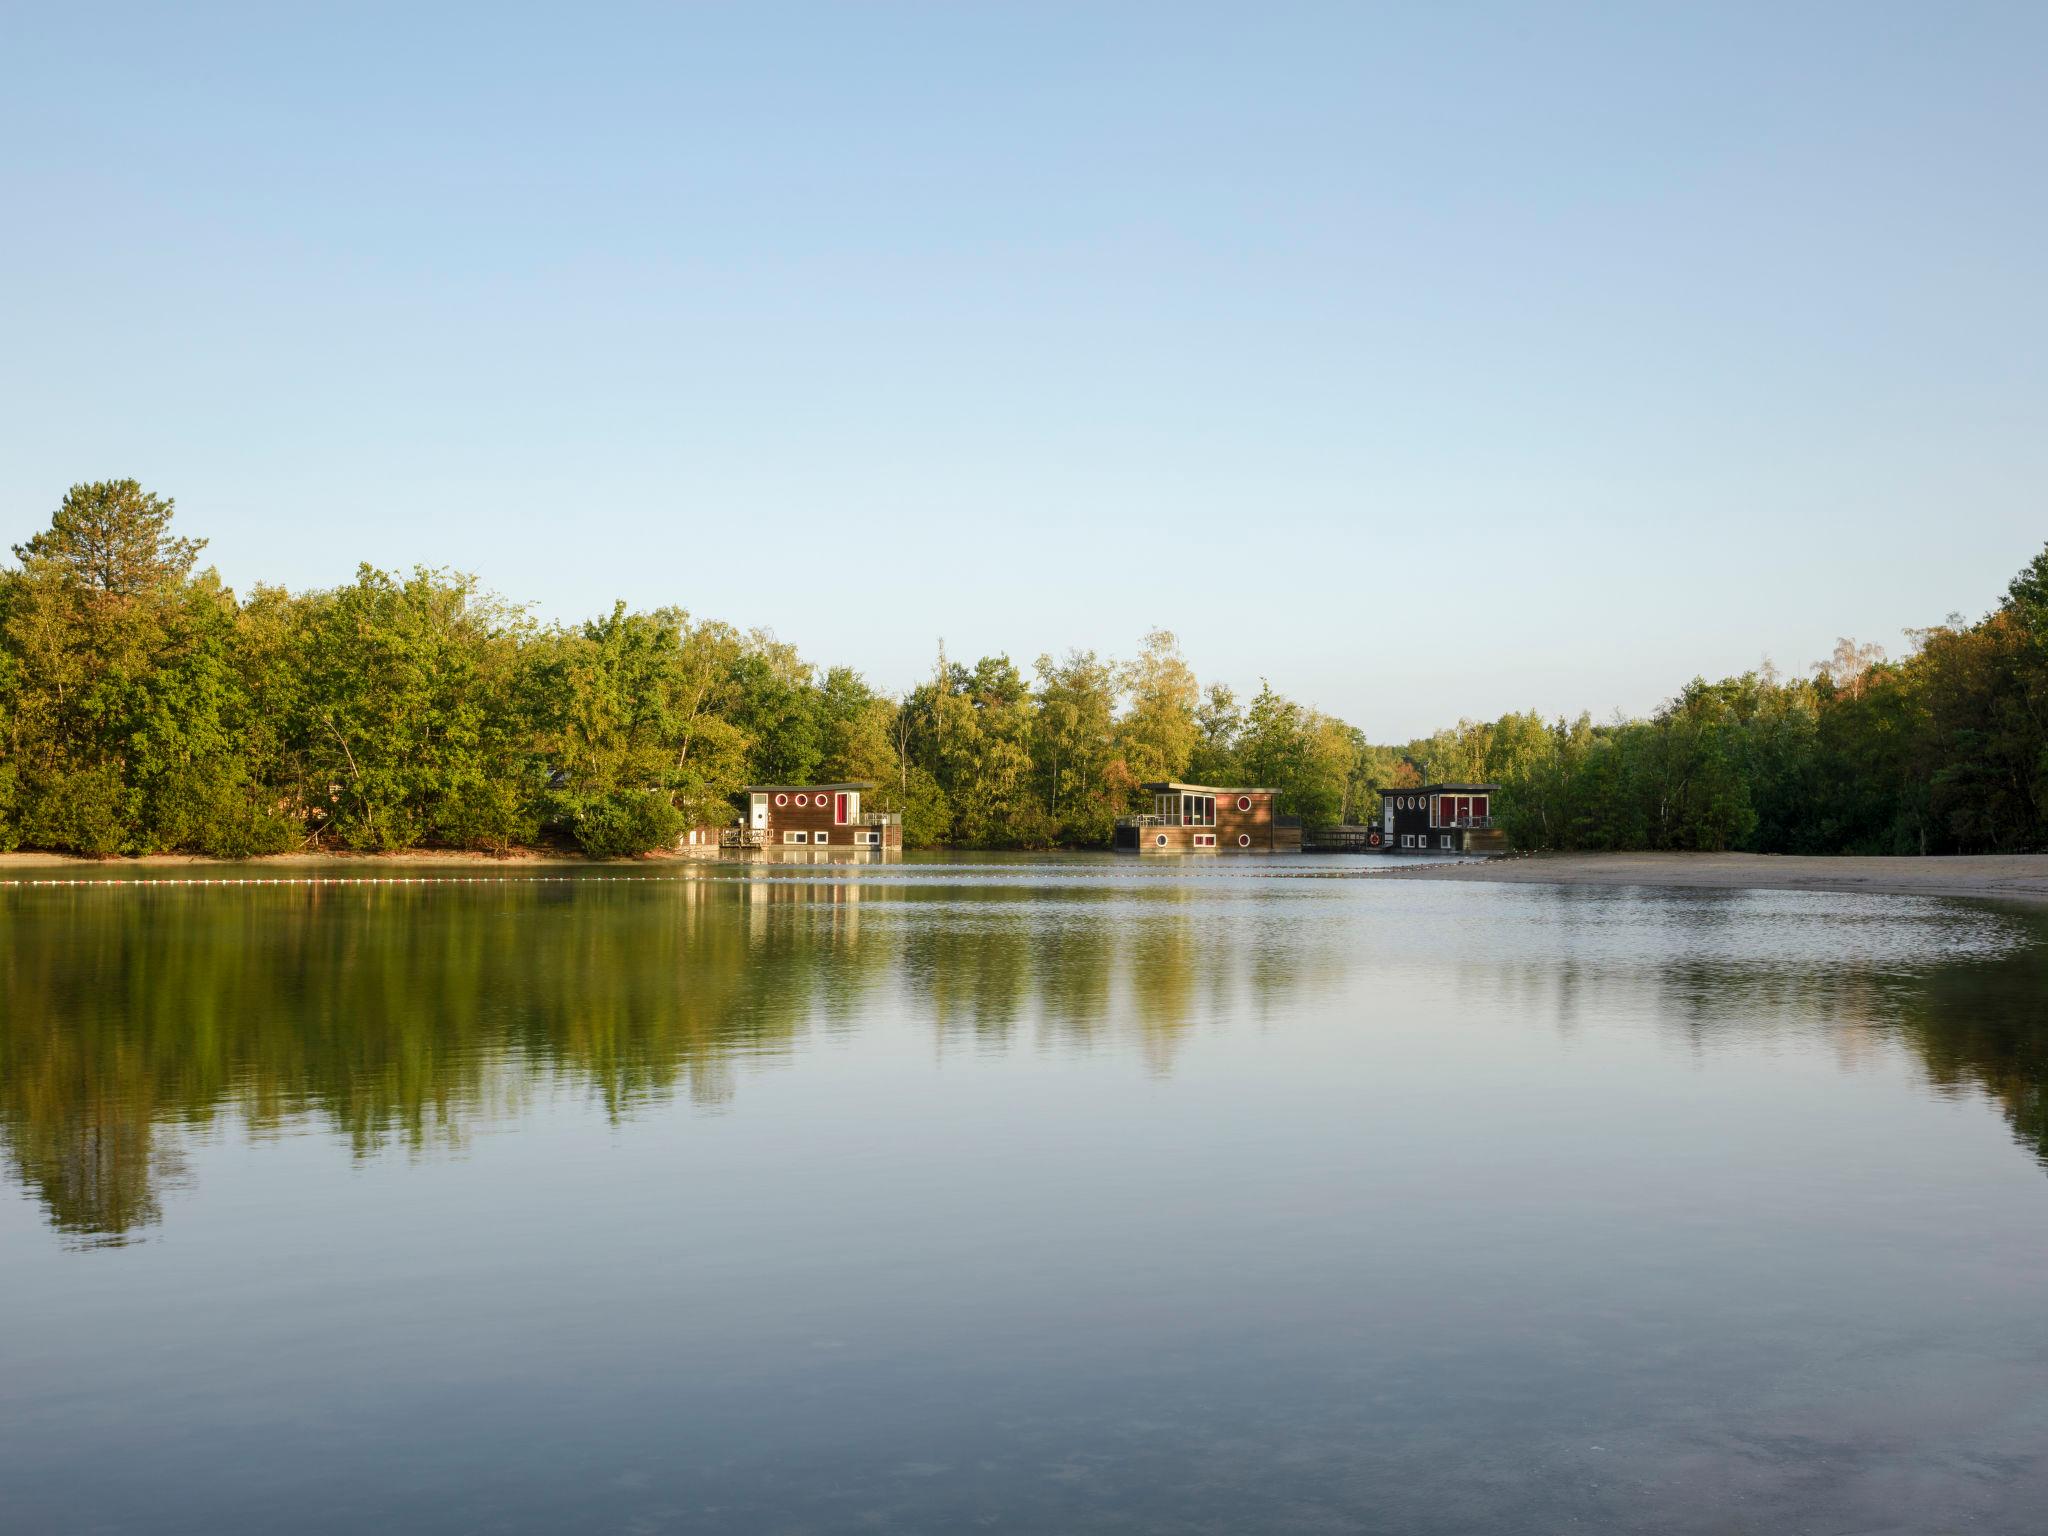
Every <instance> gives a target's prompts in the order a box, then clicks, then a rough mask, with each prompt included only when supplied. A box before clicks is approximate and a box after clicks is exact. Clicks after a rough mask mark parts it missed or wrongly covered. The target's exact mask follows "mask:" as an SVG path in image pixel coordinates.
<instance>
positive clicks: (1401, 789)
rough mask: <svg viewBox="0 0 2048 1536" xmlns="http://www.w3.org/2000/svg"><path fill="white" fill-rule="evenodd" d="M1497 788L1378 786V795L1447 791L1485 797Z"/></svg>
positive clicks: (1481, 785)
mask: <svg viewBox="0 0 2048 1536" xmlns="http://www.w3.org/2000/svg"><path fill="white" fill-rule="evenodd" d="M1499 788H1500V786H1499V785H1498V784H1382V785H1381V786H1380V793H1381V794H1383V795H1440V794H1443V793H1444V792H1445V791H1447V790H1448V791H1450V792H1451V793H1453V794H1460V795H1470V794H1481V795H1487V794H1492V793H1493V792H1494V791H1495V790H1497V789H1499Z"/></svg>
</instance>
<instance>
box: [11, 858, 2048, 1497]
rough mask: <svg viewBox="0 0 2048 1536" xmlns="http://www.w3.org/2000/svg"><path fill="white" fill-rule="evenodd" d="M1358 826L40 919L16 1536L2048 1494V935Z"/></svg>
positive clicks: (1928, 906) (1916, 903)
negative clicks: (1283, 849)
mask: <svg viewBox="0 0 2048 1536" xmlns="http://www.w3.org/2000/svg"><path fill="white" fill-rule="evenodd" d="M1340 867H1345V866H1343V865H1341V864H1339V863H1337V862H1329V863H1323V862H1314V861H1293V862H1291V863H1288V864H1284V865H1277V866H1265V867H1263V868H1262V867H1261V866H1258V865H1255V864H1251V863H1249V862H1247V863H1237V862H1235V861H1225V862H1223V863H1221V864H1216V865H1210V866H1206V867H1203V866H1198V867H1197V868H1196V869H1194V870H1174V869H1164V868H1157V867H1154V866H1150V865H1147V866H1144V867H1142V868H1141V867H1139V866H1137V865H1136V864H1135V863H1115V862H1111V861H1108V860H1104V861H1100V862H1096V861H1090V860H1085V859H1076V860H1064V861H1060V862H1056V863H1055V862H1040V863H1035V864H1034V863H1031V862H1028V861H1022V862H1010V863H1004V862H988V863H979V864H966V863H953V864H916V863H912V864H907V865H904V866H901V867H891V868H876V869H864V870H836V871H835V870H825V869H820V870H781V871H777V872H773V873H770V874H765V875H764V874H761V873H755V874H754V875H752V876H751V877H750V876H749V875H748V874H747V873H746V872H744V871H739V870H723V871H715V872H713V871H698V872H694V873H692V872H675V871H665V872H662V873H661V876H660V878H653V879H644V878H643V879H636V880H630V881H619V880H601V879H595V878H570V879H561V878H557V879H551V880H532V879H513V880H510V881H507V882H504V883H489V884H458V883H449V884H433V885H414V886H391V885H381V886H380V885H331V886H282V887H279V886H239V887H237V886H229V887H211V888H208V887H192V886H185V885H176V886H173V885H154V886H152V885H142V884H132V883H129V884H121V885H111V884H95V885H88V886H74V887H68V888H62V889H22V888H15V889H8V890H0V1169H4V1173H0V1529H5V1530H7V1531H10V1532H11V1531H22V1532H73V1531H76V1532H86V1531H93V1532H105V1531H137V1532H142V1531H146V1532H151V1533H158V1532H187V1531H189V1532H208V1533H216V1532H228V1533H239V1532H265V1533H269V1532H279V1531H297V1532H328V1531H337V1532H338V1531H362V1530H383V1531H434V1532H440V1531H447V1532H472V1531H485V1532H488V1531H516V1532H527V1531H533V1532H581V1531H605V1532H614V1531H616V1532H643V1531H646V1532H655V1531H669V1530H675V1531H705V1532H759V1531H779V1532H838V1531H878V1530H879V1531H890V1530H898V1531H928V1530H956V1529H963V1528H992V1529H997V1530H1002V1529H1008V1530H1019V1531H1118V1532H1123V1531H1203V1532H1206V1531H1216V1532H1245V1531H1275V1532H1295V1531H1300V1532H1324V1531H1359V1530H1369V1531H1398V1532H1461V1533H1462V1532H1503V1533H1506V1532H1514V1533H1529V1532H1551V1531H1568V1530H1569V1531H1584V1530H1632V1531H1657V1532H1695V1531H1697V1532H1772V1533H1777V1532H1792V1531H1798V1532H1842V1533H1848V1532H1874V1531H1899V1532H1908V1531H1910V1532H1924V1531H1934V1530H1949V1529H1969V1530H1973V1531H1995V1532H2022V1531H2025V1532H2037V1531H2040V1530H2042V1529H2043V1528H2044V1527H2048V1172H2044V1160H2048V1088H2044V1085H2048V945H2044V943H2043V939H2044V937H2048V924H2044V918H2043V915H2042V914H2038V913H2030V912H2027V911H2024V910H2015V909H2005V908H1998V907H1993V906H1988V905H1968V904H1960V903H1952V902H1941V901H1933V900H1925V899H1918V898H1903V897H1890V898H1881V897H1855V896H1826V895H1789V894H1731V893H1710V892H1683V893H1676V892H1665V893H1659V892H1649V891H1605V890H1568V889H1559V888H1542V887H1533V886H1493V887H1488V886H1479V885H1449V884H1442V885H1433V884H1421V883H1415V882H1399V883H1391V882H1385V881H1374V880H1371V879H1331V878H1298V877H1293V876H1299V875H1301V874H1302V873H1304V872H1306V871H1310V870H1313V871H1319V872H1328V871H1332V870H1335V869H1338V868H1340ZM1350 867H1352V868H1355V867H1357V866H1356V863H1353V864H1352V865H1351V866H1350Z"/></svg>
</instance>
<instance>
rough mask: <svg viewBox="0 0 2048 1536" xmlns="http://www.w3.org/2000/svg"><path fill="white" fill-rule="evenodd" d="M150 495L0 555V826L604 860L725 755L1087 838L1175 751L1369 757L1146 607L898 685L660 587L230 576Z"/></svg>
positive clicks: (1320, 788)
mask: <svg viewBox="0 0 2048 1536" xmlns="http://www.w3.org/2000/svg"><path fill="white" fill-rule="evenodd" d="M171 514H172V505H171V503H170V502H169V501H166V500H162V499H160V498H158V497H156V496H153V495H151V494H149V493H147V492H145V491H144V490H143V489H142V488H141V487H140V486H138V485H136V484H135V483H134V482H133V481H115V482H107V483H101V484H94V485H80V486H75V487H73V488H72V490H71V491H70V493H69V494H68V495H66V497H65V498H64V502H63V505H62V506H61V507H60V508H59V509H58V510H57V513H56V515H55V517H54V518H53V520H52V522H51V525H50V527H49V529H48V530H47V531H45V532H43V533H40V534H38V535H36V536H35V537H34V538H33V539H31V540H29V541H28V542H27V543H26V544H22V545H20V546H17V547H16V549H15V556H16V559H17V561H18V565H17V566H16V567H15V568H12V569H7V570H4V571H0V847H17V846H25V847H34V848H47V849H56V850H65V851H72V852H78V853H88V854H116V853H148V852H159V851H190V852H197V853H206V854H216V855H221V856H229V857H237V856H244V855H250V854H260V853H271V852H278V851H282V850H285V849H290V848H300V847H328V848H342V849H360V850H392V849H404V848H415V847H442V848H470V849H483V850H493V851H496V850H502V849H505V848H509V847H511V846H514V845H517V844H527V843H533V842H555V843H560V844H565V845H573V846H575V847H578V848H581V849H582V850H583V851H585V852H587V853H590V854H593V855H595V856H598V857H606V858H609V857H618V856H621V855H627V854H633V853H639V852H643V851H646V850H650V849H655V848H661V847H665V846H669V845H671V844H673V843H674V842H675V841H676V838H677V836H678V834H679V833H681V832H683V831H684V830H686V829H687V828H689V827H692V826H715V825H721V824H726V823H729V822H730V820H731V819H732V817H733V815H734V814H735V812H734V807H733V805H732V803H731V800H730V798H729V797H730V795H731V794H732V791H733V790H734V789H735V788H736V787H737V786H739V785H741V784H744V783H747V782H749V781H776V782H804V781H808V780H842V779H869V780H873V781H875V783H876V784H877V785H878V789H877V791H876V792H875V793H874V794H873V795H871V796H870V804H871V805H872V806H873V807H875V808H877V809H882V810H896V811H899V812H900V813H901V814H902V816H903V820H904V830H905V834H906V838H907V840H908V841H909V842H911V843H912V844H913V845H920V844H922V845H929V844H934V843H951V844H958V845H964V846H972V847H1042V846H1050V845H1053V844H1059V843H1102V842H1105V841H1107V839H1108V837H1109V833H1110V830H1111V827H1112V825H1113V823H1114V820H1115V817H1116V816H1117V814H1118V813H1120V812H1122V811H1124V810H1126V809H1128V808H1130V806H1131V805H1132V804H1133V801H1134V797H1135V796H1136V790H1135V786H1136V785H1137V784H1138V783H1140V782H1142V781H1143V780H1145V779H1148V778H1159V777H1169V776H1175V775H1180V774H1184V773H1186V772H1187V771H1189V768H1190V765H1191V764H1195V765H1197V766H1200V767H1201V768H1202V769H1203V770H1204V771H1210V772H1220V773H1226V774H1235V773H1238V772H1240V771H1241V770H1242V771H1255V772H1270V773H1271V774H1272V775H1273V782H1274V783H1275V784H1276V785H1277V786H1279V787H1281V788H1282V789H1283V790H1284V791H1285V792H1286V796H1287V801H1288V803H1289V804H1291V805H1293V806H1295V807H1296V808H1297V809H1298V811H1299V813H1300V814H1303V815H1306V816H1308V817H1310V818H1312V819H1314V818H1320V819H1325V820H1327V819H1330V818H1331V817H1334V816H1336V815H1339V814H1344V813H1347V812H1348V811H1349V810H1350V809H1351V808H1353V807H1357V806H1360V805H1363V804H1365V803H1366V800H1367V798H1368V797H1369V796H1370V794H1371V783H1372V780H1373V773H1372V771H1371V770H1372V769H1373V768H1374V767H1375V766H1378V763H1377V760H1376V759H1375V758H1374V757H1373V756H1372V755H1371V754H1369V753H1368V752H1367V750H1366V748H1365V746H1364V741H1363V738H1362V737H1360V736H1359V735H1358V733H1357V732H1355V731H1352V730H1349V729H1348V728H1346V727H1344V726H1342V725H1340V724H1338V723H1337V722H1335V721H1330V720H1327V719H1324V718H1323V717H1321V716H1318V715H1316V714H1315V713H1314V712H1312V711H1309V710H1304V709H1302V708H1301V707H1300V706H1298V705H1296V704H1293V703H1291V702H1289V701H1287V700H1285V699H1281V698H1280V697H1279V696H1278V695H1275V694H1273V693H1271V691H1270V690H1268V691H1266V692H1263V693H1261V695H1260V696H1259V699H1258V700H1255V701H1254V703H1253V706H1252V708H1251V709H1250V710H1249V711H1248V712H1246V713H1244V714H1243V715H1240V714H1239V712H1238V710H1237V707H1236V705H1235V702H1234V701H1233V700H1231V699H1230V697H1229V695H1228V693H1227V692H1223V691H1221V690H1212V691H1211V697H1210V700H1209V702H1208V704H1207V705H1206V706H1205V705H1203V704H1202V703H1201V701H1200V700H1199V697H1198V691H1197V688H1196V684H1195V678H1194V674H1193V673H1192V672H1191V671H1190V670H1189V669H1188V666H1187V664H1186V662H1185V661H1183V660H1182V659H1181V656H1180V654H1179V651H1178V649H1177V648H1176V646H1175V643H1174V639H1173V636H1172V635H1170V634H1165V633H1157V634H1153V635H1149V636H1147V637H1146V641H1145V645H1144V648H1143V651H1142V652H1141V654H1140V655H1139V657H1138V658H1137V660H1135V661H1133V662H1131V663H1128V664H1119V663H1116V662H1111V661H1107V660H1102V659H1098V658H1097V657H1095V656H1093V655H1071V656H1069V657H1068V658H1067V659H1066V660H1065V661H1064V662H1058V663H1055V662H1054V661H1053V660H1052V659H1051V658H1050V657H1041V658H1040V659H1039V661H1038V663H1037V665H1036V668H1035V677H1033V678H1030V679H1027V678H1026V677H1025V676H1024V675H1023V674H1022V673H1021V672H1019V671H1018V669H1017V668H1016V667H1015V666H1014V665H1013V664H1012V663H1011V662H1010V660H1009V658H1007V657H1002V656H995V657H985V658H983V659H982V660H981V661H979V662H977V663H975V665H974V666H972V667H965V666H961V665H958V664H956V663H952V662H949V661H947V660H946V659H945V658H944V657H943V655H942V656H941V658H940V660H939V663H938V665H937V667H936V668H935V669H934V671H933V674H932V677H931V679H930V681H928V682H926V683H924V684H922V685H921V686H919V687H917V688H915V689H913V690H911V692H910V693H909V695H908V696H907V697H905V698H903V699H901V700H897V699H891V698H887V697H884V696H882V695H881V694H879V693H877V692H876V691H875V690H874V689H873V688H871V687H870V686H869V685H868V684H867V683H866V682H865V681H863V679H862V678H861V677H860V675H859V674H858V673H857V672H855V671H853V670H852V669H850V668H847V667H831V668H826V669H819V668H817V667H814V666H812V665H811V664H810V663H808V662H806V661H805V660H804V659H803V658H802V657H801V656H799V655H798V654H797V653H796V651H795V650H794V648H792V647H791V646H788V645H786V644H783V643H781V642H779V641H777V640H775V639H774V638H773V637H772V636H769V635H766V634H762V633H758V632H755V633H744V632H742V631H740V630H737V629H734V628H732V627H731V626H729V625H725V624H718V623H706V622H701V621H698V620H695V619H693V618H692V617H691V616H690V615H688V614H686V613H684V612H682V611H681V610H680V609H673V608H664V609H657V610H656V611H654V612H651V613H632V612H628V611H627V610H626V608H625V607H624V606H623V605H620V606H619V607H616V608H614V609H613V610H612V612H611V613H609V614H607V615H606V616H604V617H603V618H600V619H594V620H592V621H591V622H589V623H587V624H583V625H580V626H577V627H574V628H562V627H543V626H541V625H538V624H536V623H534V622H533V620H532V619H531V618H530V617H529V616H528V615H527V614H526V613H524V612H523V611H521V610H519V609H517V608H514V607H511V606H509V605H507V604H505V603H503V602H500V601H498V600H497V599H495V598H491V597H489V596H487V595H485V594H482V593H480V592H479V591H478V590H477V588H476V585H475V583H474V582H473V581H472V580H470V579H469V578H467V577H464V576H458V575H453V574H450V573H447V572H441V571H425V570H422V571H415V572H413V573H412V574H411V575H410V576H399V575H393V574H391V573H388V572H385V571H380V570H377V569H374V568H373V567H370V566H367V565H366V566H363V567H362V568H361V569H360V570H359V571H358V572H357V574H356V579H355V581H354V582H353V583H352V584H350V585H348V586H345V587H341V588H338V589H336V590H334V591H330V592H308V593H288V592H285V591H282V590H280V589H277V588H272V587H258V588H257V589H256V590H255V591H254V592H252V593H251V594H250V595H249V596H248V597H247V598H246V599H245V600H237V598H236V597H235V595H234V594H232V593H230V592H228V591H227V590H225V589H224V588H223V587H222V586H221V584H220V582H219V580H218V578H217V577H216V576H215V575H214V574H213V573H212V572H211V571H207V570H199V569H198V568H197V566H198V556H199V553H200V551H201V549H202V547H203V545H202V544H201V543H200V542H198V541H193V540H185V539H179V538H176V537H174V536H173V535H172V533H171V531H170V523H171ZM1382 756H1384V754H1382Z"/></svg>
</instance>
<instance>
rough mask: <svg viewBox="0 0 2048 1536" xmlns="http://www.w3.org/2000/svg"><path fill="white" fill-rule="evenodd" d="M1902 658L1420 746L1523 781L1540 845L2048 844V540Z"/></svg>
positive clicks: (1520, 793)
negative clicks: (1604, 717)
mask: <svg viewBox="0 0 2048 1536" xmlns="http://www.w3.org/2000/svg"><path fill="white" fill-rule="evenodd" d="M1912 638H1913V640H1914V642H1915V645H1914V650H1913V653H1912V654H1911V655H1910V656H1908V657H1906V658H1905V659H1903V660H1901V661H1895V662H1888V661H1886V660H1885V659H1884V656H1883V653H1882V651H1880V650H1879V649H1878V648H1877V647H1875V646H1868V645H1866V646H1857V645H1855V644H1854V643H1853V642H1851V641H1848V640H1844V641H1842V642H1841V643H1840V644H1839V645H1838V646H1837V647H1836V650H1835V654H1834V657H1833V658H1832V659H1831V660H1830V661H1828V662H1827V663H1825V664H1823V665H1821V666H1819V667H1817V668H1815V671H1814V675H1813V676H1811V677H1806V678H1794V679H1785V678H1782V677H1779V676H1777V675H1776V674H1775V673H1774V672H1773V671H1772V670H1771V669H1770V668H1769V667H1765V668H1763V669H1760V670H1759V671H1755V672H1746V673H1744V674H1743V675H1742V676H1740V677H1731V678H1725V679H1723V680H1722V681H1720V682H1717V683H1710V682H1707V681H1706V680H1704V679H1700V678H1696V679H1694V680H1693V681H1692V682H1691V683H1688V684H1687V685H1686V686H1685V688H1684V689H1682V690H1681V691H1680V692H1679V694H1678V696H1677V697H1676V698H1673V699H1671V700H1670V701H1668V702H1667V703H1666V704H1665V705H1664V707H1663V708H1662V709H1660V710H1658V711H1657V713H1656V714H1655V715H1654V716H1653V717H1651V718H1650V719H1648V720H1629V721H1622V722H1619V723H1617V724H1613V725H1598V726H1596V725H1594V724H1593V723H1592V721H1591V720H1590V719H1588V718H1586V717H1585V716H1583V715H1582V716H1580V717H1579V719H1577V720H1576V721H1564V720H1558V721H1550V722H1546V721H1544V720H1543V719H1541V718H1539V717H1538V716H1535V715H1532V714H1531V715H1505V716H1503V717H1502V718H1501V719H1499V720H1496V721H1493V722H1491V723H1472V722H1466V723H1464V724H1462V725H1460V726H1459V727H1458V728H1457V729H1455V730H1450V731H1442V732H1439V733H1438V734H1437V735H1435V736H1433V737H1431V738H1429V739H1428V740H1426V741H1420V742H1415V743H1411V744H1410V746H1409V747H1408V748H1407V749H1406V752H1405V754H1404V755H1405V757H1406V758H1407V759H1408V771H1409V772H1415V773H1419V772H1421V771H1424V770H1425V769H1426V771H1427V773H1428V775H1429V776H1431V777H1437V778H1447V779H1456V778H1468V777H1469V778H1475V779H1488V780H1492V781H1497V782H1499V783H1500V784H1502V785H1503V786H1504V793H1503V794H1502V795H1501V797H1500V798H1501V809H1502V811H1503V813H1504V814H1505V816H1506V818H1507V825H1508V831H1509V835H1510V837H1511V838H1512V839H1513V841H1514V842H1515V844H1516V845H1517V846H1518V847H1522V848H1559V849H1603V850H1604V849H1633V848H1648V849H1704V850H1723V849H1739V850H1745V851H1750V852H1758V853H1984V852H1989V853H1998V852H2019V851H2026V850H2037V849H2043V848H2048V551H2044V552H2043V553H2042V554H2040V555H2039V556H2037V557H2036V558H2035V559H2034V561H2033V563H2032V564H2031V565H2029V566H2028V567H2027V569H2026V570H2024V571H2022V572H2021V573H2020V574H2019V576H2018V577H2016V578H2015V579H2014V580H2013V582H2012V585H2011V587H2010V588H2009V589H2008V591H2007V593H2006V596H2005V599H2004V601H2002V602H2001V603H2000V604H1999V605H1998V606H1997V607H1996V608H1994V609H1993V610H1992V611H1991V612H1990V613H1989V614H1987V615H1986V616H1985V617H1984V618H1983V619H1981V620H1979V621H1977V622H1975V623H1970V622H1967V621H1965V620H1963V619H1961V618H1951V619H1950V621H1949V622H1948V623H1947V624H1945V625H1940V626H1937V627H1935V628H1932V629H1927V630H1920V631H1916V632H1915V633H1914V635H1913V637H1912Z"/></svg>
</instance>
